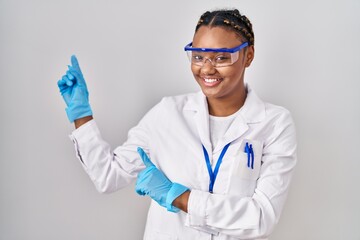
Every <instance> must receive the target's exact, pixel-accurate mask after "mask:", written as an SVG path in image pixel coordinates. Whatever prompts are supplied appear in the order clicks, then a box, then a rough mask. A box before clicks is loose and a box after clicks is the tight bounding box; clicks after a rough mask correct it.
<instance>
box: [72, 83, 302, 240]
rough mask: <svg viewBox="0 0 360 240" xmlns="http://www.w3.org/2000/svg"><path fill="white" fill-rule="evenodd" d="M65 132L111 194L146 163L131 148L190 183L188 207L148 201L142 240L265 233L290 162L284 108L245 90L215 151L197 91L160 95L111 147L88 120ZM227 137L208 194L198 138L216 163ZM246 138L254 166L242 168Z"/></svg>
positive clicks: (292, 154)
mask: <svg viewBox="0 0 360 240" xmlns="http://www.w3.org/2000/svg"><path fill="white" fill-rule="evenodd" d="M70 137H71V139H72V140H73V142H74V143H75V148H76V152H77V156H78V158H79V159H80V161H81V163H82V165H83V167H84V169H85V171H86V172H87V174H88V175H89V176H90V178H91V180H92V181H93V182H94V184H95V186H96V188H97V190H98V191H100V192H113V191H116V190H118V189H120V188H123V187H125V186H127V185H128V184H129V183H131V182H133V181H134V180H136V177H137V174H138V173H139V171H141V170H142V169H144V165H143V163H142V160H141V159H140V157H139V155H138V153H137V151H136V149H137V147H142V148H144V149H145V151H146V152H147V153H148V154H149V156H150V158H151V160H152V161H153V162H154V164H155V165H156V166H157V167H158V168H159V169H160V170H161V171H163V172H164V173H165V175H166V176H167V177H168V178H169V179H170V180H171V181H173V182H178V183H180V184H182V185H185V186H187V187H189V188H190V189H191V194H190V197H189V203H188V213H185V212H182V211H180V212H179V213H172V212H168V211H167V210H166V209H165V208H163V207H161V206H159V205H158V204H157V203H156V202H154V201H152V202H151V206H150V209H149V213H148V218H147V224H146V229H145V234H144V239H146V240H162V239H178V240H190V239H197V240H202V239H204V240H205V239H207V240H208V239H214V240H215V239H216V240H220V239H221V240H233V239H266V237H267V236H269V234H270V233H271V232H272V230H273V228H274V226H275V225H276V223H277V222H278V220H279V217H280V214H281V211H282V208H283V206H284V202H285V199H286V195H287V193H288V190H289V184H290V180H291V176H292V174H293V169H294V167H295V164H296V139H295V128H294V124H293V121H292V118H291V116H290V113H289V112H288V111H287V110H286V109H284V108H282V107H279V106H275V105H272V104H268V103H264V102H262V101H261V100H260V99H259V98H258V97H257V96H256V94H255V93H254V92H253V91H252V90H251V89H248V94H247V98H246V101H245V104H244V106H243V107H242V108H241V110H240V112H239V114H238V115H237V117H236V118H235V120H234V121H233V123H232V124H231V126H230V128H229V129H228V131H227V132H226V134H225V135H224V136H223V138H222V139H220V140H219V141H218V144H217V146H215V148H214V150H213V151H212V146H211V142H210V136H209V113H208V107H207V101H206V98H205V96H204V95H203V93H202V92H198V93H193V94H187V95H181V96H175V97H165V98H163V99H162V101H161V102H160V103H158V104H157V105H156V106H155V107H153V108H152V109H151V110H150V111H149V112H148V113H147V114H146V115H145V116H144V117H143V119H142V120H141V121H140V122H139V124H138V125H137V126H136V127H134V128H132V129H131V130H130V131H129V134H128V139H127V141H126V142H125V143H124V144H123V145H122V146H119V147H117V148H116V149H115V150H114V151H112V150H111V149H110V146H109V144H108V143H106V142H105V141H104V140H103V139H102V138H101V135H100V132H99V130H98V128H97V126H96V123H95V121H94V120H92V121H90V122H88V123H86V124H85V125H83V126H81V127H80V128H78V129H77V130H75V131H74V132H73V133H72V134H71V136H70ZM229 142H231V145H230V147H229V148H228V150H227V152H226V154H225V156H224V158H223V162H222V165H221V166H220V170H219V173H218V175H217V179H216V182H215V185H214V193H213V194H210V193H209V192H208V191H209V174H208V170H207V167H206V163H205V159H204V154H203V150H202V145H201V144H203V145H204V146H205V148H206V149H207V151H208V154H209V157H210V161H211V163H212V165H213V166H214V165H215V164H216V161H217V159H218V157H219V155H220V152H221V150H222V149H223V147H224V146H225V145H226V144H227V143H229ZM246 142H248V143H250V144H252V145H253V149H254V156H255V159H254V160H255V162H254V169H251V168H248V167H247V154H246V153H245V152H244V146H245V143H246Z"/></svg>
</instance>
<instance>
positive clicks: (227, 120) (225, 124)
mask: <svg viewBox="0 0 360 240" xmlns="http://www.w3.org/2000/svg"><path fill="white" fill-rule="evenodd" d="M239 111H240V110H238V111H237V112H235V113H233V114H231V115H229V116H226V117H217V116H212V115H210V116H209V125H210V140H211V145H212V149H213V150H214V148H215V147H216V145H217V143H218V141H219V139H221V138H222V137H223V136H224V135H225V133H226V131H227V130H228V129H229V127H230V125H231V123H232V122H233V121H234V119H235V118H236V116H237V115H238V113H239Z"/></svg>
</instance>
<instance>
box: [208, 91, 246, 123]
mask: <svg viewBox="0 0 360 240" xmlns="http://www.w3.org/2000/svg"><path fill="white" fill-rule="evenodd" d="M246 94H247V92H246V89H245V88H244V89H243V90H242V91H241V92H240V93H239V94H238V95H236V97H234V98H227V99H223V98H209V97H208V98H207V102H208V106H209V114H210V115H212V116H217V117H226V116H230V115H231V114H234V113H235V112H237V111H238V110H239V109H240V108H241V107H242V106H243V105H244V102H245V99H246Z"/></svg>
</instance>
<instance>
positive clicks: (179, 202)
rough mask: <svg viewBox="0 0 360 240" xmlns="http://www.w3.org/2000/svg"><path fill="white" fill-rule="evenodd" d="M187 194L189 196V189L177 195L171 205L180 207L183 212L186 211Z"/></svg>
mask: <svg viewBox="0 0 360 240" xmlns="http://www.w3.org/2000/svg"><path fill="white" fill-rule="evenodd" d="M189 196H190V190H188V191H186V192H184V193H183V194H181V195H180V196H179V197H177V198H176V199H175V200H174V201H173V203H172V204H173V206H175V207H177V208H179V209H181V210H182V211H184V212H186V213H187V212H188V202H189Z"/></svg>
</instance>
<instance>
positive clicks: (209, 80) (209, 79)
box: [204, 78, 219, 83]
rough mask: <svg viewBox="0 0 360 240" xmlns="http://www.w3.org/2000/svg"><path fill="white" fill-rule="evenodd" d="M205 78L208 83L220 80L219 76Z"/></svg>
mask: <svg viewBox="0 0 360 240" xmlns="http://www.w3.org/2000/svg"><path fill="white" fill-rule="evenodd" d="M204 80H205V82H207V83H213V82H216V81H219V79H217V78H204Z"/></svg>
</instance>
